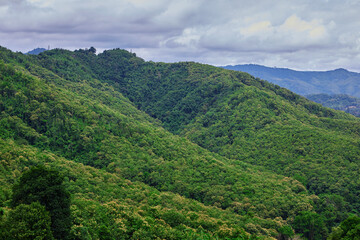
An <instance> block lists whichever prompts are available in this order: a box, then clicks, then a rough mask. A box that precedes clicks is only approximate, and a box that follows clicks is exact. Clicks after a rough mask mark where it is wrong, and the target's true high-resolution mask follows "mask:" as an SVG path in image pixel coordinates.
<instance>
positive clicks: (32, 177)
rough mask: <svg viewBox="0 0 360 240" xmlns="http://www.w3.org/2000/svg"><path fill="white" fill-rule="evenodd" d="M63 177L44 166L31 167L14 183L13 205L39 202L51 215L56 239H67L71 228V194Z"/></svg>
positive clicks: (52, 228)
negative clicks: (64, 183)
mask: <svg viewBox="0 0 360 240" xmlns="http://www.w3.org/2000/svg"><path fill="white" fill-rule="evenodd" d="M63 179H64V178H63V177H62V176H60V174H59V173H58V172H56V171H54V170H48V169H46V168H44V167H36V168H31V169H30V170H29V171H27V172H24V174H23V175H22V176H21V178H20V180H19V182H18V183H16V184H15V185H13V189H12V193H13V195H12V200H11V206H12V207H13V208H15V207H17V206H21V205H23V204H32V203H34V202H39V203H41V204H42V205H43V206H45V209H46V211H48V212H49V214H50V216H51V230H52V235H53V236H54V237H55V238H56V239H67V238H68V235H69V232H70V228H71V218H70V194H69V193H68V192H67V191H66V189H65V186H64V185H63Z"/></svg>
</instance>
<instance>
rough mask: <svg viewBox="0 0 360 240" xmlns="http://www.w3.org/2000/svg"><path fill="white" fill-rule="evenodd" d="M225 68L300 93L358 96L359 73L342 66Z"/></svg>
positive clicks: (239, 66) (235, 66)
mask: <svg viewBox="0 0 360 240" xmlns="http://www.w3.org/2000/svg"><path fill="white" fill-rule="evenodd" d="M223 68H225V69H230V70H237V71H244V72H248V73H250V74H251V75H254V76H255V77H259V78H261V79H264V80H267V81H270V82H272V83H274V84H277V85H279V86H281V87H285V88H288V89H290V90H292V91H294V92H296V93H298V94H300V95H303V96H304V95H309V94H319V93H326V94H348V95H350V96H354V97H360V93H359V92H360V91H359V90H360V89H359V87H358V86H359V85H360V73H357V72H351V71H348V70H346V69H343V68H339V69H334V70H329V71H297V70H292V69H288V68H271V67H266V66H262V65H256V64H244V65H228V66H224V67H223Z"/></svg>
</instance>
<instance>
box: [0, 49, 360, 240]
mask: <svg viewBox="0 0 360 240" xmlns="http://www.w3.org/2000/svg"><path fill="white" fill-rule="evenodd" d="M0 59H2V63H0V73H1V74H0V77H1V79H0V80H1V83H0V92H1V99H0V111H1V114H0V138H1V141H0V146H1V151H0V152H1V154H2V159H4V160H5V161H2V162H1V164H2V165H1V169H0V170H1V171H0V181H1V183H2V186H6V187H5V188H2V189H1V192H0V200H1V201H0V202H1V207H3V208H4V209H5V211H11V209H9V206H8V202H9V200H10V198H11V186H12V184H13V183H14V182H15V181H16V179H18V177H19V176H20V175H21V172H22V171H24V170H26V169H27V168H29V167H31V166H33V165H37V164H46V165H48V166H51V167H52V168H55V169H58V170H60V171H61V172H62V173H63V174H64V176H66V179H67V182H66V184H67V186H68V188H69V189H70V192H71V194H72V199H73V201H72V208H71V209H72V214H73V215H74V216H75V217H74V222H73V228H72V229H73V230H72V234H73V235H72V236H73V237H74V238H76V237H77V238H78V239H85V238H90V237H91V238H99V236H100V235H101V232H102V231H103V230H104V229H105V230H106V229H107V231H106V233H107V234H110V238H109V239H118V238H124V239H130V238H141V239H154V238H163V239H199V238H203V239H207V238H219V239H226V238H228V239H229V238H230V239H236V238H237V239H242V238H243V239H244V238H245V239H246V238H250V235H251V234H252V237H253V238H255V236H257V237H263V238H287V237H290V236H293V234H294V232H293V231H295V233H296V234H302V235H303V236H305V237H307V238H311V236H315V239H325V238H326V236H327V234H328V233H329V232H330V231H331V229H332V227H334V226H337V225H339V224H340V222H342V221H343V220H345V219H346V218H347V216H349V215H350V214H352V213H358V212H359V210H360V204H359V201H358V199H359V194H360V189H359V186H360V184H359V178H358V176H359V173H358V169H359V164H360V159H359V156H360V154H359V153H360V149H359V148H358V146H359V144H360V142H359V134H360V120H359V119H358V118H356V117H354V116H351V115H349V114H346V113H344V112H340V111H335V110H332V109H328V108H325V107H322V106H321V105H320V104H316V103H314V102H311V101H309V100H307V99H305V98H304V97H301V96H299V95H297V94H294V93H292V92H290V91H289V90H287V89H284V88H281V87H279V86H277V85H274V84H271V83H268V82H266V81H262V80H259V79H256V78H254V77H253V76H251V75H249V74H246V73H242V72H236V71H229V70H225V69H222V68H217V67H213V66H209V65H203V64H198V63H192V62H181V63H174V64H167V63H154V62H146V61H144V60H143V59H141V58H139V57H137V56H136V55H135V54H133V53H130V52H127V51H125V50H121V49H114V50H108V51H104V52H103V53H101V54H98V55H96V54H94V51H89V50H81V49H80V50H77V51H68V50H62V49H54V50H50V51H46V52H44V53H43V54H40V55H24V54H21V53H13V52H11V51H9V50H7V49H5V48H0ZM99 223H102V224H99ZM314 224H316V227H315V225H314ZM0 225H1V224H0ZM102 225H103V226H102ZM0 227H1V226H0ZM105 230H104V231H105Z"/></svg>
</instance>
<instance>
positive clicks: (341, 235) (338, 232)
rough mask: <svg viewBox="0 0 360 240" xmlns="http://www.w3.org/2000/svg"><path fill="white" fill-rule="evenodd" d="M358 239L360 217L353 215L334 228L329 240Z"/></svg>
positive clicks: (359, 237)
mask: <svg viewBox="0 0 360 240" xmlns="http://www.w3.org/2000/svg"><path fill="white" fill-rule="evenodd" d="M340 239H345V240H358V239H360V218H359V217H358V216H356V215H352V216H350V217H349V218H347V219H346V220H344V221H343V222H341V224H340V226H338V227H336V228H334V229H333V231H332V233H331V234H330V236H329V238H328V240H340Z"/></svg>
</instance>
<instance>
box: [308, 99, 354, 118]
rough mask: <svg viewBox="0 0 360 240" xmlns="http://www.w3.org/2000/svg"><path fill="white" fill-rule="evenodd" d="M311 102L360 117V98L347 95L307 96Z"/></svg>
mask: <svg viewBox="0 0 360 240" xmlns="http://www.w3.org/2000/svg"><path fill="white" fill-rule="evenodd" d="M305 97H306V98H307V99H310V100H311V101H314V102H317V103H320V104H322V105H323V106H325V107H329V108H333V109H336V110H341V111H344V112H347V113H350V114H352V115H354V116H357V117H360V98H356V97H352V96H349V95H346V94H324V93H322V94H310V95H306V96H305Z"/></svg>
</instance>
